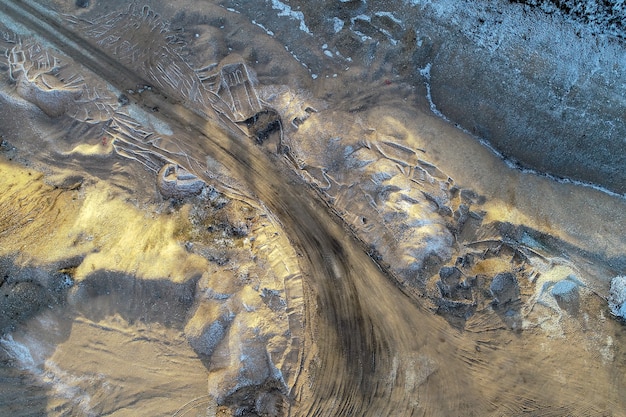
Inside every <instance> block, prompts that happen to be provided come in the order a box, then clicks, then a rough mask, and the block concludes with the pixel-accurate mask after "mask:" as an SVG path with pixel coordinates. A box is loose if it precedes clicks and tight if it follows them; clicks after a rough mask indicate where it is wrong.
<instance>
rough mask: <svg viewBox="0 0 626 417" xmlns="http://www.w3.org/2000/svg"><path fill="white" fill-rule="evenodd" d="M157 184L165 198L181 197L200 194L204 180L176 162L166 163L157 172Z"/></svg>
mask: <svg viewBox="0 0 626 417" xmlns="http://www.w3.org/2000/svg"><path fill="white" fill-rule="evenodd" d="M157 185H158V187H159V191H160V192H161V195H163V197H165V198H177V199H182V198H185V197H191V196H193V195H197V194H200V192H202V189H203V188H204V185H205V183H204V181H202V180H201V179H199V178H198V177H196V176H195V175H193V174H192V173H190V172H189V171H187V170H186V169H185V168H182V167H180V166H178V165H176V164H166V165H164V166H163V168H161V170H160V171H159V173H158V178H157Z"/></svg>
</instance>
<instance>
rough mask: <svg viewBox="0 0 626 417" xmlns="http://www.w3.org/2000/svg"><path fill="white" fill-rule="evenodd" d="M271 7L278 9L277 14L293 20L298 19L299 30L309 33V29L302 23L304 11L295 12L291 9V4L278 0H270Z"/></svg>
mask: <svg viewBox="0 0 626 417" xmlns="http://www.w3.org/2000/svg"><path fill="white" fill-rule="evenodd" d="M272 9H274V10H279V11H280V13H278V16H287V17H290V18H292V19H295V20H299V21H300V30H301V31H303V32H306V33H308V34H309V35H310V34H311V31H310V30H309V28H308V27H307V25H306V23H304V13H302V12H297V11H294V10H292V9H291V6H289V5H287V4H285V3H283V2H282V1H279V0H272Z"/></svg>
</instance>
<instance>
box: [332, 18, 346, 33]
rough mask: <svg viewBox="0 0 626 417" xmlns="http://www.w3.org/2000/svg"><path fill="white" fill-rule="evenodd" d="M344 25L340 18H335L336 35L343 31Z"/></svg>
mask: <svg viewBox="0 0 626 417" xmlns="http://www.w3.org/2000/svg"><path fill="white" fill-rule="evenodd" d="M343 25H344V23H343V20H341V19H339V18H338V17H333V29H334V31H335V33H339V32H340V31H341V29H343Z"/></svg>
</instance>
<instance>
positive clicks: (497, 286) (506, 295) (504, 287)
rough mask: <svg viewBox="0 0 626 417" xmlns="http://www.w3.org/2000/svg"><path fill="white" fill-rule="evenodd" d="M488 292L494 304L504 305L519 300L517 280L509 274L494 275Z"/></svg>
mask: <svg viewBox="0 0 626 417" xmlns="http://www.w3.org/2000/svg"><path fill="white" fill-rule="evenodd" d="M489 290H490V291H491V295H492V296H493V299H494V301H495V303H496V304H505V303H509V302H511V301H515V300H518V299H519V298H520V290H519V284H518V282H517V278H516V277H515V275H514V274H512V273H510V272H504V273H501V274H498V275H496V276H495V277H494V278H493V281H491V286H490V287H489Z"/></svg>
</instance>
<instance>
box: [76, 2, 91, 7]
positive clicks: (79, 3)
mask: <svg viewBox="0 0 626 417" xmlns="http://www.w3.org/2000/svg"><path fill="white" fill-rule="evenodd" d="M76 7H80V8H83V9H86V8H87V7H89V0H76Z"/></svg>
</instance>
